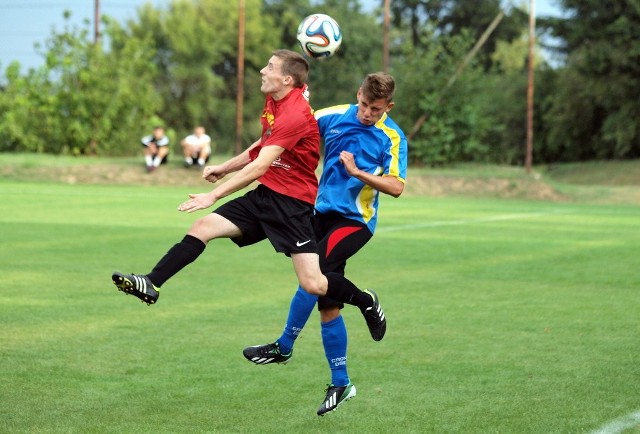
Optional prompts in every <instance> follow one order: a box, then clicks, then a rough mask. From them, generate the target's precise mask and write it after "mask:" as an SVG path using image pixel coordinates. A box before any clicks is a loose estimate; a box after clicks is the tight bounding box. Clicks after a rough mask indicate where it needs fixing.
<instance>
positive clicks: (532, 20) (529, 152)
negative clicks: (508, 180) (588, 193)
mask: <svg viewBox="0 0 640 434" xmlns="http://www.w3.org/2000/svg"><path fill="white" fill-rule="evenodd" d="M535 41H536V14H535V0H529V59H528V68H527V69H528V74H527V144H526V155H525V160H524V166H525V170H526V171H527V173H531V163H532V162H533V75H534V74H533V73H534V66H535V65H534V62H535V53H534V48H535Z"/></svg>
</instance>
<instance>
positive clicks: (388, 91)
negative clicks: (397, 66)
mask: <svg viewBox="0 0 640 434" xmlns="http://www.w3.org/2000/svg"><path fill="white" fill-rule="evenodd" d="M360 89H361V91H362V94H363V95H364V97H365V98H367V99H368V100H371V101H375V100H377V99H384V100H386V101H387V102H391V101H393V95H394V94H395V92H396V81H395V80H394V78H393V76H392V75H390V74H387V73H386V72H375V73H373V74H369V75H367V76H366V77H365V79H364V81H363V82H362V85H361V86H360Z"/></svg>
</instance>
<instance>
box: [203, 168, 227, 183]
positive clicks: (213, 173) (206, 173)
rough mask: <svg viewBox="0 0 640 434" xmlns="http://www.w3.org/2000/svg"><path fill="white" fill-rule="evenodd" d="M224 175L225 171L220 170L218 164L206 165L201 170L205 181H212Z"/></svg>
mask: <svg viewBox="0 0 640 434" xmlns="http://www.w3.org/2000/svg"><path fill="white" fill-rule="evenodd" d="M225 176H226V172H225V171H224V170H222V167H221V166H220V165H215V166H207V167H205V168H204V170H203V171H202V177H203V178H204V179H206V180H207V181H209V182H211V183H214V182H216V181H219V180H221V179H222V178H224V177H225Z"/></svg>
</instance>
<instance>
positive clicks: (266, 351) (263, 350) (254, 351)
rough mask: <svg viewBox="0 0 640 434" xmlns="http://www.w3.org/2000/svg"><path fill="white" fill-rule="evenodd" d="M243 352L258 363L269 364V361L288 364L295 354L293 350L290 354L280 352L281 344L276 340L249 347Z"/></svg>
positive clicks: (247, 357) (248, 358)
mask: <svg viewBox="0 0 640 434" xmlns="http://www.w3.org/2000/svg"><path fill="white" fill-rule="evenodd" d="M242 354H243V355H244V356H245V357H246V359H247V360H249V361H250V362H253V363H255V364H256V365H268V364H269V363H282V364H286V363H287V362H288V361H289V360H290V359H291V356H293V351H291V352H290V353H289V354H282V353H280V345H279V344H278V343H277V342H274V343H272V344H266V345H255V346H253V347H247V348H245V349H244V350H243V351H242Z"/></svg>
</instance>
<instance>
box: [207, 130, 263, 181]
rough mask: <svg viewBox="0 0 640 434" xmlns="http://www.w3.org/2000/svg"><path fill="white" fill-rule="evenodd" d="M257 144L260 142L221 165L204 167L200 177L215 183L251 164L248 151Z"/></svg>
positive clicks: (255, 143)
mask: <svg viewBox="0 0 640 434" xmlns="http://www.w3.org/2000/svg"><path fill="white" fill-rule="evenodd" d="M259 144H260V140H257V141H256V142H254V143H253V144H252V145H251V146H249V147H248V148H247V149H246V150H245V151H244V152H243V153H241V154H240V155H236V156H235V157H233V158H230V159H229V160H227V161H225V162H224V163H222V164H216V165H212V166H207V167H205V168H204V170H203V171H202V177H203V178H204V179H206V180H207V181H209V182H211V183H215V182H217V181H219V180H221V179H222V178H224V177H225V176H227V175H228V174H229V173H233V172H237V171H238V170H241V169H242V168H243V167H244V166H246V165H247V164H249V163H250V162H251V159H250V158H249V151H251V149H253V148H255V147H256V146H258V145H259Z"/></svg>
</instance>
